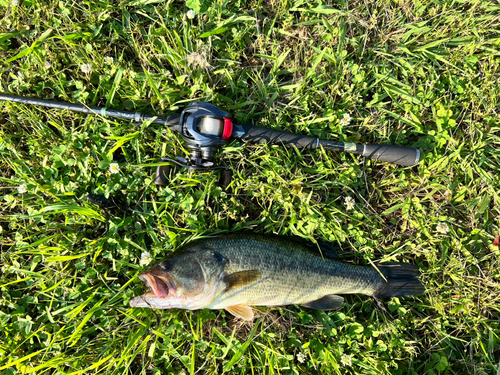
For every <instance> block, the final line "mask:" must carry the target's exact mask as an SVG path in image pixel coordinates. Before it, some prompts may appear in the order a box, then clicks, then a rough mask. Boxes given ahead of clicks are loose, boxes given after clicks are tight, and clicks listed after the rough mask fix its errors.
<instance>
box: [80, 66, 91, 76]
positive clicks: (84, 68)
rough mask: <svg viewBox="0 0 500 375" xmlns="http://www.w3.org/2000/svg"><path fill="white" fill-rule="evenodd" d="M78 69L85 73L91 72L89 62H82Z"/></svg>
mask: <svg viewBox="0 0 500 375" xmlns="http://www.w3.org/2000/svg"><path fill="white" fill-rule="evenodd" d="M80 70H81V71H82V72H83V73H85V74H90V73H92V67H91V66H90V64H82V66H80Z"/></svg>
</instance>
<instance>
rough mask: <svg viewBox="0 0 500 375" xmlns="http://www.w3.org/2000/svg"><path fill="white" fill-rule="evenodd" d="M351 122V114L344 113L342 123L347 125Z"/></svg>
mask: <svg viewBox="0 0 500 375" xmlns="http://www.w3.org/2000/svg"><path fill="white" fill-rule="evenodd" d="M350 123H351V115H349V113H344V116H343V117H342V120H340V125H342V126H347V125H349V124H350Z"/></svg>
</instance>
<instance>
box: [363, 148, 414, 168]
mask: <svg viewBox="0 0 500 375" xmlns="http://www.w3.org/2000/svg"><path fill="white" fill-rule="evenodd" d="M364 147H365V148H364V152H363V156H364V157H367V158H369V159H376V160H380V161H385V162H387V163H393V164H398V165H403V166H405V167H409V166H412V165H415V164H418V162H419V160H420V151H418V150H417V149H416V148H413V147H403V146H391V145H365V146H364Z"/></svg>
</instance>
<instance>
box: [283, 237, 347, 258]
mask: <svg viewBox="0 0 500 375" xmlns="http://www.w3.org/2000/svg"><path fill="white" fill-rule="evenodd" d="M287 238H289V239H291V240H292V241H294V242H297V243H300V244H301V245H305V246H307V247H308V248H309V249H310V250H311V251H314V252H315V254H316V255H317V254H320V255H323V256H324V257H325V258H332V259H335V258H339V254H337V251H336V250H335V249H334V248H333V246H332V245H330V244H329V243H328V242H325V241H321V240H319V241H317V243H314V242H312V241H311V240H308V239H305V238H303V237H299V236H287Z"/></svg>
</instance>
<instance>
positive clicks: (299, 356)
mask: <svg viewBox="0 0 500 375" xmlns="http://www.w3.org/2000/svg"><path fill="white" fill-rule="evenodd" d="M297 361H299V362H300V363H304V362H305V361H306V356H305V355H304V353H302V352H299V353H298V354H297Z"/></svg>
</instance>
